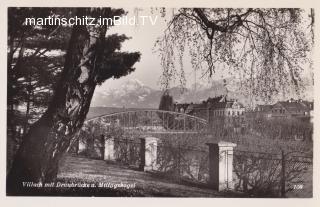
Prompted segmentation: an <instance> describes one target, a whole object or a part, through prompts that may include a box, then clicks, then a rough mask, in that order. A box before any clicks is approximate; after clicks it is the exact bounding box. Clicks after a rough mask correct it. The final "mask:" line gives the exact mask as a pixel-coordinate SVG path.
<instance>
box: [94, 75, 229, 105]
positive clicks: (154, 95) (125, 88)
mask: <svg viewBox="0 0 320 207" xmlns="http://www.w3.org/2000/svg"><path fill="white" fill-rule="evenodd" d="M169 93H170V95H171V96H173V98H174V101H177V102H180V103H185V102H189V103H190V102H193V103H200V102H201V101H203V100H206V99H207V98H209V97H215V96H219V95H223V94H226V93H227V88H226V87H225V85H224V83H223V81H214V82H212V83H211V85H208V86H206V85H200V84H197V85H196V87H194V86H193V87H191V88H180V87H172V88H170V89H169ZM162 94H163V91H161V90H156V89H152V88H150V87H148V86H146V85H144V84H143V83H142V82H141V81H139V80H137V79H132V80H129V81H127V82H126V83H125V84H123V85H122V86H121V87H120V88H111V89H108V90H104V91H97V92H95V94H94V97H93V100H92V103H91V106H92V107H97V106H104V107H126V108H158V106H159V103H160V98H161V96H162ZM228 94H230V91H229V93H228Z"/></svg>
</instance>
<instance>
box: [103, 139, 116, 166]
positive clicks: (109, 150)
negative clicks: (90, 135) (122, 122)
mask: <svg viewBox="0 0 320 207" xmlns="http://www.w3.org/2000/svg"><path fill="white" fill-rule="evenodd" d="M104 160H111V161H114V160H115V146H114V138H109V139H106V140H105V143H104Z"/></svg>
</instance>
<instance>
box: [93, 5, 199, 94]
mask: <svg viewBox="0 0 320 207" xmlns="http://www.w3.org/2000/svg"><path fill="white" fill-rule="evenodd" d="M124 9H125V10H126V11H128V14H127V16H128V18H130V17H133V16H135V12H134V9H133V8H124ZM138 16H151V17H152V19H153V20H155V18H157V19H156V20H157V21H156V24H155V25H152V24H151V22H150V21H146V22H145V25H135V26H131V25H119V26H114V27H112V28H111V29H110V30H109V31H108V33H107V35H108V34H109V35H110V34H113V33H118V34H125V35H127V36H128V37H131V38H132V39H130V40H127V41H125V42H124V43H123V45H122V49H121V50H122V51H129V52H133V51H139V52H140V53H141V60H140V62H138V63H136V64H135V65H134V67H135V68H136V70H135V71H134V72H133V73H131V74H129V75H127V76H125V77H121V78H120V79H109V80H107V81H105V82H104V83H103V84H102V85H101V86H98V87H97V89H96V90H97V91H103V90H108V89H110V88H117V87H120V86H121V85H122V84H124V83H125V82H127V81H128V80H130V79H137V80H140V81H141V82H142V83H144V84H145V85H147V86H149V87H151V88H153V89H161V86H160V82H159V81H160V76H161V74H162V69H161V65H160V57H159V54H157V53H155V52H154V50H153V47H154V44H155V42H156V40H157V38H158V37H160V36H161V35H162V34H163V32H164V30H165V29H166V25H167V22H166V21H168V20H169V19H170V10H169V11H168V13H167V15H166V17H161V15H160V14H159V12H154V13H152V12H151V8H144V9H143V10H142V11H139V13H138ZM156 16H157V17H156ZM138 23H139V24H141V23H142V22H141V21H139V22H138ZM184 66H185V74H186V79H187V87H191V86H192V85H193V84H194V82H195V77H198V78H197V80H198V79H199V80H200V78H199V77H200V74H196V76H195V72H194V71H193V70H192V66H191V63H190V58H189V56H188V54H186V55H185V57H184ZM202 81H203V80H202ZM178 84H179V82H178V81H177V83H176V85H178Z"/></svg>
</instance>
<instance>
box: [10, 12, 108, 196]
mask: <svg viewBox="0 0 320 207" xmlns="http://www.w3.org/2000/svg"><path fill="white" fill-rule="evenodd" d="M99 10H100V9H92V8H91V9H85V8H82V9H79V11H78V13H77V15H78V16H84V15H87V16H91V14H93V12H101V11H99ZM87 11H89V14H87V13H86V12H87ZM105 33H106V28H105V27H104V26H101V27H94V26H80V25H76V26H74V27H73V30H72V35H71V39H70V42H69V48H68V51H67V55H66V59H65V65H64V69H63V72H62V75H61V79H60V81H59V83H58V86H57V88H56V90H55V94H54V96H53V99H52V101H51V103H50V104H49V107H48V109H47V111H46V112H45V113H44V115H43V116H42V117H41V118H40V119H39V120H38V121H37V122H36V123H34V124H33V125H32V126H31V127H30V129H29V131H28V133H27V134H26V135H25V136H24V137H23V141H22V144H21V146H20V148H19V150H18V152H17V155H16V157H15V159H14V162H13V165H12V168H11V170H10V172H9V174H8V176H7V194H8V195H19V194H24V193H25V192H26V191H27V190H28V189H23V184H22V182H42V183H43V182H51V181H55V180H56V177H57V173H58V164H59V160H60V158H61V156H62V155H63V153H64V152H66V151H67V149H68V148H69V146H70V143H71V142H72V138H73V137H74V135H75V133H76V132H77V131H78V130H79V129H80V128H81V126H82V124H83V122H84V120H85V118H86V114H87V113H88V110H89V107H90V102H91V99H92V96H93V93H94V89H95V87H96V82H95V78H96V75H97V74H96V73H97V71H96V68H95V62H96V61H97V59H99V51H98V48H99V47H98V46H99V44H100V43H101V42H102V41H104V39H105Z"/></svg>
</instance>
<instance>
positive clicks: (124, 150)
mask: <svg viewBox="0 0 320 207" xmlns="http://www.w3.org/2000/svg"><path fill="white" fill-rule="evenodd" d="M140 154H141V144H140V142H137V141H136V140H132V139H115V140H114V155H115V160H116V161H119V162H121V163H124V164H127V165H130V166H133V167H139V164H140V162H141V160H140V158H141V155H140Z"/></svg>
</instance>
